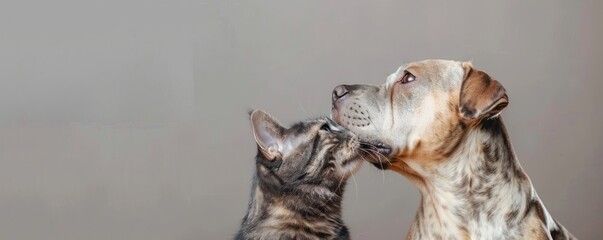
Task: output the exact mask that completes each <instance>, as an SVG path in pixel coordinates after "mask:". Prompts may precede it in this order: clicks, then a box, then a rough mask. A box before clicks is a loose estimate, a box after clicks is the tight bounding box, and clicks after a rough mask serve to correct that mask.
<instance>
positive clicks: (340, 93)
mask: <svg viewBox="0 0 603 240" xmlns="http://www.w3.org/2000/svg"><path fill="white" fill-rule="evenodd" d="M348 93H350V92H349V91H348V88H347V87H346V85H339V86H337V87H335V88H334V89H333V104H334V103H335V102H337V100H339V99H342V98H344V97H345V96H346V95H348Z"/></svg>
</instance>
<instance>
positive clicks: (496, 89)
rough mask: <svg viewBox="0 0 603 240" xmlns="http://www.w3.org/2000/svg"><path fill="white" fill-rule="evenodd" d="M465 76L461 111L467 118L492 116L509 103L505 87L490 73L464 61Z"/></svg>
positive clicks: (460, 104) (462, 115) (460, 102)
mask: <svg viewBox="0 0 603 240" xmlns="http://www.w3.org/2000/svg"><path fill="white" fill-rule="evenodd" d="M462 66H463V69H464V70H465V78H464V79H463V84H462V86H461V94H460V98H459V112H460V115H461V117H463V118H464V119H466V120H473V119H479V118H486V117H492V116H496V115H497V114H499V113H500V112H501V111H502V110H503V109H504V108H505V107H506V106H507V105H508V104H509V97H507V93H506V91H505V88H504V87H503V86H502V85H501V84H500V83H499V82H498V81H496V80H494V79H492V78H491V77H490V76H488V74H486V73H485V72H482V71H480V70H477V69H474V68H473V66H471V63H467V62H466V63H462Z"/></svg>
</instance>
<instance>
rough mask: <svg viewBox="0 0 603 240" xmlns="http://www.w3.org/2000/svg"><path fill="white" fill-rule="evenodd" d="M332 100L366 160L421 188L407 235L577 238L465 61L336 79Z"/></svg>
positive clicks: (498, 99) (496, 94) (502, 97)
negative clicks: (354, 81)
mask: <svg viewBox="0 0 603 240" xmlns="http://www.w3.org/2000/svg"><path fill="white" fill-rule="evenodd" d="M332 101H333V104H332V105H333V108H332V113H331V117H332V118H333V120H335V121H336V122H337V123H339V124H340V125H342V126H344V127H346V128H348V129H350V130H351V131H353V132H354V133H356V134H357V135H358V136H359V137H360V138H361V139H362V141H363V142H364V144H363V145H364V146H365V148H366V149H368V150H370V153H371V154H368V155H370V156H368V157H369V158H368V159H369V160H368V161H370V162H371V163H372V164H373V165H375V166H376V167H378V168H381V169H390V170H393V171H395V172H398V173H400V174H402V175H404V176H405V177H407V178H408V179H409V180H410V181H411V182H413V183H414V184H415V185H416V186H417V187H418V188H419V189H420V192H421V204H420V207H419V209H418V211H417V213H416V217H415V221H414V223H412V225H411V227H410V231H409V233H408V235H407V239H576V238H575V237H574V236H573V235H572V234H571V233H569V232H568V231H567V230H566V229H565V228H564V227H563V226H562V225H561V224H559V222H558V221H557V220H555V219H554V218H552V217H551V215H550V214H549V213H548V211H547V210H546V208H545V207H544V205H543V204H542V202H541V201H540V198H539V197H538V195H537V194H536V191H535V190H534V187H533V186H532V183H531V181H530V178H529V177H528V176H527V175H526V173H525V172H524V170H523V169H522V168H521V166H520V164H519V162H518V160H517V157H516V156H515V153H514V151H513V147H512V146H511V142H510V141H509V138H508V134H507V131H506V129H505V126H504V124H503V121H502V119H501V117H500V115H499V114H500V112H501V111H502V110H503V109H504V108H505V107H506V106H507V104H508V103H509V98H508V96H507V94H506V91H505V89H504V87H503V86H502V85H501V84H500V83H499V82H498V81H496V80H495V79H493V78H491V77H490V76H489V75H488V74H486V73H485V72H483V71H480V70H478V69H476V68H474V67H473V66H472V64H471V63H469V62H458V61H449V60H425V61H419V62H414V63H410V64H407V65H403V66H401V67H400V68H398V70H397V71H396V72H395V73H392V74H391V75H389V76H388V77H387V81H386V82H385V84H383V85H380V86H371V85H340V86H337V87H335V89H334V90H333V94H332Z"/></svg>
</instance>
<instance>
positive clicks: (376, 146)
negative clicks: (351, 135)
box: [360, 142, 392, 170]
mask: <svg viewBox="0 0 603 240" xmlns="http://www.w3.org/2000/svg"><path fill="white" fill-rule="evenodd" d="M360 146H361V149H362V156H363V158H364V159H366V161H367V162H369V163H371V164H372V165H373V166H375V167H376V168H378V169H381V170H386V169H388V168H389V165H390V164H391V161H390V155H391V153H392V148H391V147H390V146H389V145H386V144H383V143H380V142H361V143H360Z"/></svg>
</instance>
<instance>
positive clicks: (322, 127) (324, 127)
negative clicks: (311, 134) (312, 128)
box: [320, 123, 331, 132]
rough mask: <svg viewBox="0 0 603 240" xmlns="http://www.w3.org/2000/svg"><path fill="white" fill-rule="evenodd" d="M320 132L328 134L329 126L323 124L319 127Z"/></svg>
mask: <svg viewBox="0 0 603 240" xmlns="http://www.w3.org/2000/svg"><path fill="white" fill-rule="evenodd" d="M320 130H322V131H327V132H330V131H331V126H329V124H328V123H325V124H323V125H322V126H320Z"/></svg>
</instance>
